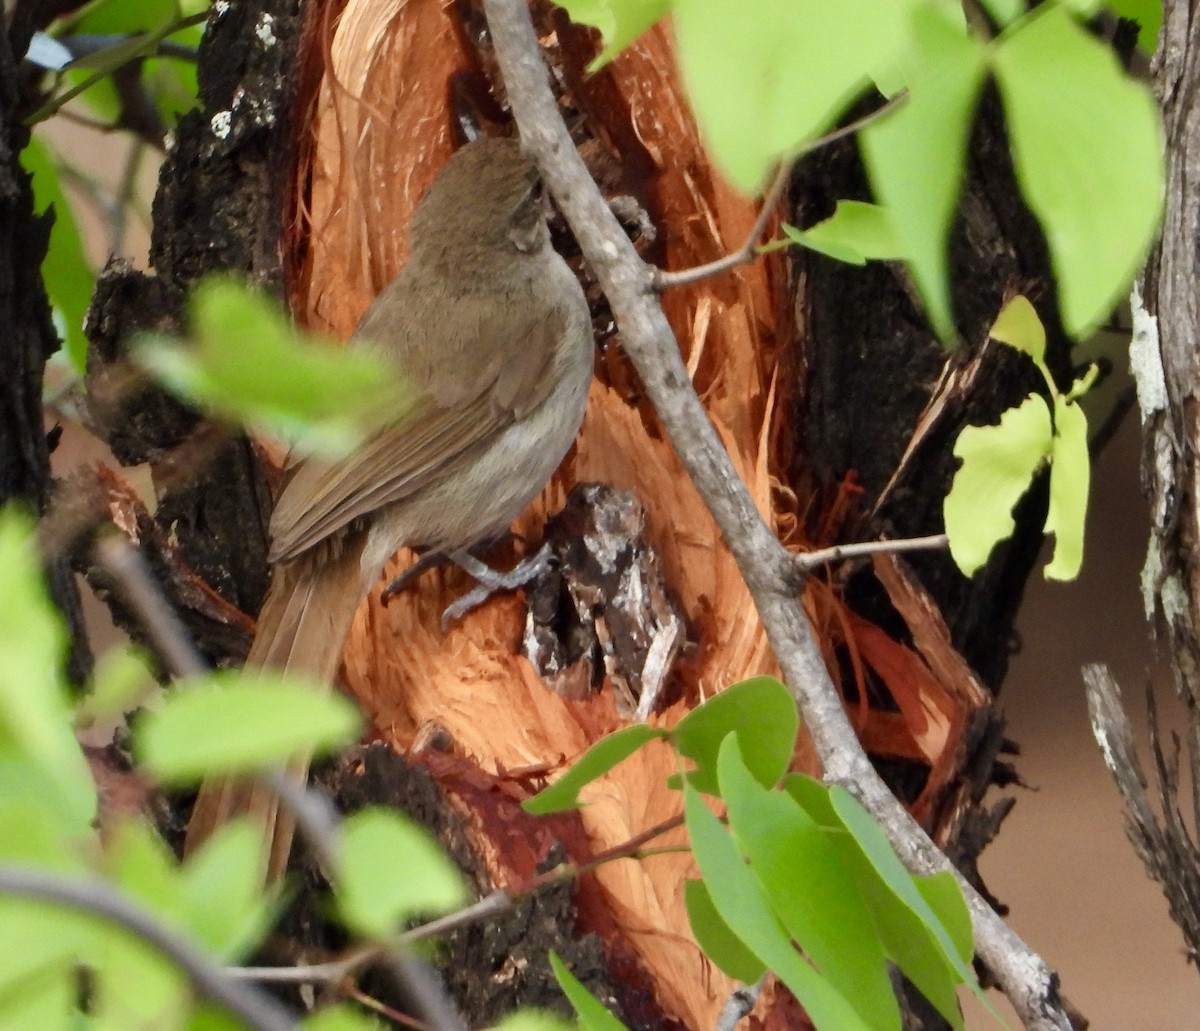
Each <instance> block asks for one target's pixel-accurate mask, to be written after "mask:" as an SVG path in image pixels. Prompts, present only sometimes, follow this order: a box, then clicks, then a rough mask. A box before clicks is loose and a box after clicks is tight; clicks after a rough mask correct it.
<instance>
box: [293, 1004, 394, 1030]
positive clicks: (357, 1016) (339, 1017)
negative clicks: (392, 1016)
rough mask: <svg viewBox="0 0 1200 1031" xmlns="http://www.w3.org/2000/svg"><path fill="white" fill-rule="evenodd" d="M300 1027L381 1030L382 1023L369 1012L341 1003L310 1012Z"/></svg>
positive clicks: (309, 1028) (307, 1028) (311, 1028)
mask: <svg viewBox="0 0 1200 1031" xmlns="http://www.w3.org/2000/svg"><path fill="white" fill-rule="evenodd" d="M300 1027H301V1028H303V1031H382V1028H383V1025H382V1024H381V1023H379V1021H378V1020H376V1019H375V1018H374V1017H372V1016H371V1015H370V1014H368V1013H364V1012H363V1011H362V1010H360V1009H356V1008H354V1007H353V1006H351V1005H350V1004H349V1003H341V1004H340V1005H337V1006H327V1007H325V1009H321V1010H317V1012H316V1013H310V1014H309V1015H308V1016H307V1017H305V1018H304V1019H303V1020H302V1021H300Z"/></svg>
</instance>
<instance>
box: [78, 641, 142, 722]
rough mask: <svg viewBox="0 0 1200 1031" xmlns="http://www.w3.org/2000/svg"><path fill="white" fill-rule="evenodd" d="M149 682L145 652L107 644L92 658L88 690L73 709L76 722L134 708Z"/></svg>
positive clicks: (113, 715) (112, 717)
mask: <svg viewBox="0 0 1200 1031" xmlns="http://www.w3.org/2000/svg"><path fill="white" fill-rule="evenodd" d="M153 686H154V679H153V677H152V676H151V674H150V670H149V669H148V668H147V666H146V659H145V656H143V655H142V654H141V653H140V652H138V651H136V650H134V649H132V648H110V649H109V650H108V651H106V652H105V653H104V654H103V655H101V656H100V658H99V659H98V660H97V662H96V668H95V671H94V672H93V673H92V679H91V683H90V685H89V687H90V690H89V691H88V693H87V695H86V696H84V698H83V700H82V701H81V702H80V703H79V706H78V707H77V709H76V723H77V724H80V725H87V724H89V723H91V722H93V721H96V720H111V719H116V718H118V717H120V716H122V715H123V714H124V713H127V712H129V711H130V710H131V709H133V708H135V707H136V706H137V703H138V701H139V699H141V698H142V697H143V696H144V695H145V693H146V691H147V690H148V689H149V688H151V687H153Z"/></svg>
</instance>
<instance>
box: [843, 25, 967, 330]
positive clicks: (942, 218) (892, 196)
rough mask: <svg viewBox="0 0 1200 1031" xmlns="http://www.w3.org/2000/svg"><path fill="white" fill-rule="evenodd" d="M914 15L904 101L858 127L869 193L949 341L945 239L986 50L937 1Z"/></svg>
mask: <svg viewBox="0 0 1200 1031" xmlns="http://www.w3.org/2000/svg"><path fill="white" fill-rule="evenodd" d="M955 6H957V5H955ZM912 17H913V26H912V39H913V41H914V44H913V47H914V48H913V55H914V64H915V67H916V69H917V70H916V71H915V72H914V74H913V77H912V80H911V81H910V83H909V87H908V89H909V94H908V99H907V100H906V101H905V102H904V103H903V104H901V105H900V106H899V107H897V108H896V110H895V111H893V112H892V113H891V114H889V115H887V116H885V117H884V118H882V119H880V120H879V121H878V122H875V123H873V124H871V125H869V126H868V127H867V128H866V129H864V130H863V132H862V134H861V140H862V150H863V157H864V159H865V161H866V165H867V171H868V173H869V175H870V178H871V185H872V187H873V189H874V191H875V196H876V198H877V199H878V200H879V201H880V203H881V204H883V206H884V207H885V208H887V210H888V212H889V213H890V215H891V221H892V225H893V227H894V229H895V231H896V235H897V236H898V238H899V240H900V244H901V248H902V250H903V252H904V253H905V254H906V255H907V258H908V262H909V266H910V269H911V271H912V275H913V279H914V280H915V281H916V284H917V287H918V289H919V290H920V292H921V297H922V299H923V300H924V302H925V307H926V310H927V313H928V315H929V320H930V322H931V323H932V324H933V328H934V329H935V330H936V331H937V333H938V335H939V336H940V337H941V338H942V339H943V340H945V341H949V340H952V339H953V337H954V321H953V316H952V313H951V310H950V289H949V285H948V284H949V279H948V263H947V252H946V237H947V234H948V232H949V230H950V223H951V220H952V218H953V216H954V212H955V209H956V207H957V205H958V194H959V190H960V188H961V185H962V173H963V162H964V154H965V150H966V145H967V135H968V132H969V130H970V127H971V119H972V116H973V114H974V110H975V101H976V98H977V96H978V95H979V89H980V86H981V85H982V83H983V75H984V61H985V51H984V47H983V44H981V43H980V42H979V41H978V40H977V39H976V38H975V37H974V36H971V35H969V34H967V33H966V32H964V31H963V29H962V28H961V25H960V24H958V23H957V22H956V20H955V19H954V17H952V16H950V15H949V14H947V13H946V12H945V11H943V9H942V8H941V7H940V6H939V7H934V6H932V5H921V6H918V7H916V8H915V9H914V10H913V13H912Z"/></svg>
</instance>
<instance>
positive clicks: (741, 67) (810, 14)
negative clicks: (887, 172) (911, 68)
mask: <svg viewBox="0 0 1200 1031" xmlns="http://www.w3.org/2000/svg"><path fill="white" fill-rule="evenodd" d="M899 7H900V5H897V4H895V3H894V2H893V0H840V2H839V3H835V4H830V3H825V2H823V0H759V2H758V3H756V4H755V5H754V11H753V16H752V17H747V9H746V6H745V4H744V3H742V2H741V0H675V2H674V3H673V5H672V24H673V26H674V28H675V37H676V44H677V52H678V55H679V65H680V68H681V70H682V72H683V78H684V82H685V83H686V85H687V88H688V98H689V100H690V101H691V104H692V107H693V108H694V110H695V112H696V120H697V121H698V122H699V123H700V128H701V130H702V132H703V133H704V136H705V139H706V141H707V143H708V146H709V147H710V149H711V150H712V153H713V156H714V158H715V159H716V161H717V164H718V165H719V166H720V168H721V170H722V172H723V173H724V174H725V175H726V176H727V177H728V178H729V181H730V182H731V183H733V185H734V186H736V187H737V188H738V189H739V190H741V191H742V192H743V193H747V194H752V193H755V192H757V191H758V190H759V189H760V188H761V187H762V185H763V182H764V180H765V179H766V177H767V175H768V173H769V172H770V170H771V168H772V167H773V166H774V165H775V164H776V163H777V162H778V161H779V160H780V158H781V157H783V156H784V155H785V154H788V153H790V152H792V151H794V150H796V149H797V148H798V147H799V146H800V145H801V144H802V143H803V142H804V141H806V140H810V139H813V138H815V137H816V136H818V135H820V134H821V133H822V132H823V131H824V130H826V129H827V128H829V126H831V125H832V124H833V123H834V121H835V120H836V119H837V118H838V116H839V115H841V114H842V112H843V111H845V109H846V108H847V107H848V106H849V104H850V103H851V102H852V101H853V100H854V99H855V98H856V97H858V96H859V95H861V94H862V92H863V91H864V90H865V89H866V87H867V86H868V85H869V83H870V81H871V75H872V72H873V71H875V69H876V68H877V67H878V66H880V65H881V64H883V63H885V62H886V61H887V59H888V58H889V56H890V55H891V54H892V52H893V51H894V49H895V48H896V46H897V39H898V33H897V32H896V31H895V30H896V27H898V26H900V25H902V24H903V23H902V22H901V20H900V17H901V15H900V11H899Z"/></svg>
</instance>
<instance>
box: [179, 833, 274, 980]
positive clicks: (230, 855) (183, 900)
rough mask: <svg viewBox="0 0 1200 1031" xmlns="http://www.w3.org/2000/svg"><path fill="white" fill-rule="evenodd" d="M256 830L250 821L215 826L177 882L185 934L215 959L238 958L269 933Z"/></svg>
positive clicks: (262, 861)
mask: <svg viewBox="0 0 1200 1031" xmlns="http://www.w3.org/2000/svg"><path fill="white" fill-rule="evenodd" d="M264 852H265V842H264V840H263V833H262V828H261V827H259V826H257V825H256V824H255V823H254V821H252V820H250V819H238V820H233V821H231V822H229V823H227V824H225V825H224V826H222V827H219V828H218V829H217V830H216V831H215V832H214V833H213V835H212V836H211V837H210V838H209V839H208V840H207V841H205V842H204V844H203V845H202V846H201V847H200V848H199V849H198V850H197V851H196V852H195V853H194V854H192V855H190V856H188V858H187V862H186V863H185V864H184V867H183V870H182V872H181V877H180V894H179V902H180V917H181V919H182V921H183V923H184V926H185V927H186V928H187V930H188V933H189V934H190V935H191V936H192V937H193V938H195V939H196V940H197V941H198V942H200V943H202V944H203V945H205V946H207V947H208V949H209V950H210V951H211V952H213V953H214V954H215V955H217V956H219V957H220V958H221V959H223V960H225V961H227V962H232V961H236V960H240V959H242V958H244V957H245V956H246V955H247V954H248V953H249V952H250V951H251V950H252V949H253V948H254V947H255V946H257V945H258V944H260V943H261V941H262V939H263V937H264V936H265V934H266V933H267V931H268V930H269V929H270V925H271V917H272V907H271V905H270V903H269V902H268V900H267V898H266V897H265V896H264V895H263V891H262V871H263V869H264V867H265V857H264Z"/></svg>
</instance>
